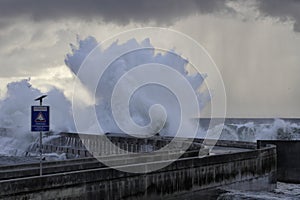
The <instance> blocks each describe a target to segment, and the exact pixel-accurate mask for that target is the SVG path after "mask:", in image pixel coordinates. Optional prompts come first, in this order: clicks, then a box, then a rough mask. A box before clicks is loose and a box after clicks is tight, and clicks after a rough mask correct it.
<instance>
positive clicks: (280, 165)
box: [257, 140, 300, 183]
mask: <svg viewBox="0 0 300 200" xmlns="http://www.w3.org/2000/svg"><path fill="white" fill-rule="evenodd" d="M257 144H258V147H262V146H265V145H267V144H273V145H276V147H277V179H278V181H282V182H290V183H300V141H299V140H298V141H293V140H259V141H257Z"/></svg>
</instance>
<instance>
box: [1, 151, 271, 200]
mask: <svg viewBox="0 0 300 200" xmlns="http://www.w3.org/2000/svg"><path fill="white" fill-rule="evenodd" d="M156 164H157V163H155V162H154V163H147V164H140V165H134V166H131V165H128V166H120V167H119V168H120V169H121V168H124V167H131V168H132V167H136V168H139V167H142V168H144V167H150V166H151V165H156ZM225 185H227V186H230V185H232V186H233V187H235V186H236V185H238V186H239V189H247V190H272V189H274V188H275V186H276V149H275V147H267V148H263V149H257V150H251V151H247V152H241V153H232V154H224V155H214V156H207V157H203V158H198V157H192V158H182V159H179V160H177V161H175V162H174V163H172V164H171V165H169V166H168V167H165V168H163V169H161V170H159V171H155V172H152V173H148V174H130V173H126V172H122V171H118V170H116V169H111V168H101V169H92V170H83V171H76V172H69V173H60V174H54V175H46V176H43V177H31V178H20V179H14V180H7V181H0V188H1V190H0V197H2V198H8V199H16V198H20V197H23V198H28V199H31V198H36V199H45V198H77V199H82V198H92V199H95V198H97V199H122V198H124V199H137V198H143V199H149V198H156V199H157V198H173V197H176V196H180V195H182V194H186V193H191V192H195V191H199V190H203V189H208V188H214V187H220V186H225ZM243 187H244V188H243Z"/></svg>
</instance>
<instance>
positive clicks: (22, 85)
mask: <svg viewBox="0 0 300 200" xmlns="http://www.w3.org/2000/svg"><path fill="white" fill-rule="evenodd" d="M47 94H48V98H47V99H45V101H44V102H45V104H46V105H51V115H52V117H51V118H50V127H51V130H52V131H53V132H59V131H74V124H73V120H72V114H71V110H70V109H71V103H70V101H69V100H67V99H66V97H65V96H64V94H63V92H62V91H60V90H58V89H56V88H54V87H53V88H52V89H50V90H49V91H48V93H47ZM40 95H42V92H41V91H40V90H39V89H37V88H34V87H32V85H31V84H30V79H24V80H21V81H17V82H12V83H9V84H8V85H7V94H6V97H5V98H4V99H3V100H1V101H0V110H1V113H0V127H1V128H2V129H3V130H2V133H0V134H2V136H1V140H0V147H1V150H0V154H7V155H22V154H23V153H24V152H25V151H26V149H27V148H28V146H29V145H30V143H32V142H35V140H36V138H37V136H38V134H37V133H32V132H31V131H30V119H31V117H30V109H31V106H32V105H37V104H38V103H36V102H34V99H35V98H36V97H38V96H40ZM4 130H5V131H4Z"/></svg>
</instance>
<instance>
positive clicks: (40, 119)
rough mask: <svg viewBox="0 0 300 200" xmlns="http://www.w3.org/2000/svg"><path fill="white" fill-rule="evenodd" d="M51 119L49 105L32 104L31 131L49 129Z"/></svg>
mask: <svg viewBox="0 0 300 200" xmlns="http://www.w3.org/2000/svg"><path fill="white" fill-rule="evenodd" d="M49 121H50V107H49V106H31V131H33V132H41V131H49Z"/></svg>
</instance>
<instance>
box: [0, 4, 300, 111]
mask: <svg viewBox="0 0 300 200" xmlns="http://www.w3.org/2000/svg"><path fill="white" fill-rule="evenodd" d="M146 26H159V27H168V28H172V29H175V30H178V31H180V32H183V33H185V34H187V35H189V36H191V37H192V38H194V39H195V40H196V41H197V42H199V43H200V44H202V45H203V47H204V48H205V49H206V50H207V51H208V52H209V53H210V55H211V57H212V58H213V59H214V61H215V62H216V64H217V66H218V67H219V69H220V71H221V74H222V76H223V79H224V83H225V87H226V92H227V98H228V113H227V115H228V116H229V117H300V107H299V102H300V90H299V89H298V86H299V85H300V78H299V77H300V76H299V74H300V56H299V53H298V52H300V1H297V0H284V1H282V0H246V1H225V0H186V1H182V0H152V1H148V0H127V1H117V0H98V1H97V0H85V1H81V0H60V1H50V0H44V1H38V0H1V1H0V80H1V82H0V96H1V95H3V94H4V93H5V85H6V83H7V82H10V81H12V80H19V79H22V78H28V77H31V82H32V83H33V84H34V85H37V86H39V87H45V85H55V86H57V87H59V88H61V89H63V90H65V92H66V93H70V91H69V90H70V87H69V84H68V83H69V82H71V81H72V76H71V75H70V72H69V71H68V69H67V67H66V66H65V64H64V58H65V55H66V54H67V53H68V52H70V47H69V44H70V43H76V40H77V38H85V37H87V36H90V35H91V36H94V37H95V38H97V40H98V41H103V40H105V39H106V38H107V37H109V36H111V35H113V34H116V33H119V32H122V31H125V30H128V29H132V28H136V27H146Z"/></svg>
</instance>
